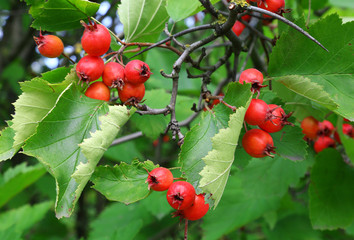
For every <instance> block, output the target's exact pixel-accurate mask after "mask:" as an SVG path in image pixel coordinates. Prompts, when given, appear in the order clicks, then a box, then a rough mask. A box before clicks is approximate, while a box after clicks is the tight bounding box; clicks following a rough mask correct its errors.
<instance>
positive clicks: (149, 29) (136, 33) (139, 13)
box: [118, 0, 169, 42]
mask: <svg viewBox="0 0 354 240" xmlns="http://www.w3.org/2000/svg"><path fill="white" fill-rule="evenodd" d="M165 5H166V0H149V1H146V0H134V1H131V0H122V1H121V4H120V5H119V6H118V15H119V19H120V21H121V22H122V23H123V26H124V35H125V40H126V41H127V42H155V41H156V40H157V38H158V37H159V35H160V34H161V32H162V30H163V28H164V26H165V23H166V22H167V21H168V18H169V16H168V14H167V11H166V8H165Z"/></svg>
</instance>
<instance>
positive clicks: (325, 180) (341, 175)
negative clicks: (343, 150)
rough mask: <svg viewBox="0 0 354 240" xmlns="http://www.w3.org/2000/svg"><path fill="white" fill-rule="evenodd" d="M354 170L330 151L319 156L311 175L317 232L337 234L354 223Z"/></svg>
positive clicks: (311, 207)
mask: <svg viewBox="0 0 354 240" xmlns="http://www.w3.org/2000/svg"><path fill="white" fill-rule="evenodd" d="M353 185H354V170H353V168H352V167H350V166H348V165H347V164H346V163H345V162H344V161H343V159H342V156H341V155H340V153H339V152H338V151H336V150H334V149H331V148H328V149H325V150H323V151H322V152H320V153H319V154H318V155H317V158H316V162H315V165H314V166H313V168H312V171H311V183H310V189H309V196H310V203H309V209H310V219H311V223H312V226H313V227H314V228H315V229H321V230H325V229H328V230H334V229H338V228H345V227H347V226H349V225H350V224H351V223H352V222H353V220H354V206H353V201H354V193H353V191H351V189H352V187H353Z"/></svg>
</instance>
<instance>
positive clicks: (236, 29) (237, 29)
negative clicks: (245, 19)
mask: <svg viewBox="0 0 354 240" xmlns="http://www.w3.org/2000/svg"><path fill="white" fill-rule="evenodd" d="M245 27H246V26H245V25H244V24H243V23H242V22H240V21H236V22H235V24H234V25H233V26H232V31H233V32H234V33H235V34H236V36H240V35H241V33H242V32H243V30H244V29H245Z"/></svg>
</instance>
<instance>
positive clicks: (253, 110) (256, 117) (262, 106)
mask: <svg viewBox="0 0 354 240" xmlns="http://www.w3.org/2000/svg"><path fill="white" fill-rule="evenodd" d="M268 110H269V108H268V105H267V103H266V102H265V101H263V100H261V99H252V100H251V103H250V105H249V107H248V108H247V111H246V114H245V121H246V123H248V124H250V125H259V124H261V123H263V122H264V121H265V120H266V117H267V114H268Z"/></svg>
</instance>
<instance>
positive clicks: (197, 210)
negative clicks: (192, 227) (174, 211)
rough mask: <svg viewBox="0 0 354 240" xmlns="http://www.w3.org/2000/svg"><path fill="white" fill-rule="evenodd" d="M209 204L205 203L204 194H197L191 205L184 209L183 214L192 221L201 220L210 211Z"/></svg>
mask: <svg viewBox="0 0 354 240" xmlns="http://www.w3.org/2000/svg"><path fill="white" fill-rule="evenodd" d="M208 210H209V204H208V203H205V199H204V194H199V195H196V196H195V200H194V203H193V205H192V206H191V207H189V208H186V209H184V210H183V213H182V216H183V217H184V218H186V219H188V220H190V221H195V220H199V219H201V218H202V217H204V215H205V214H206V213H207V212H208Z"/></svg>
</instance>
